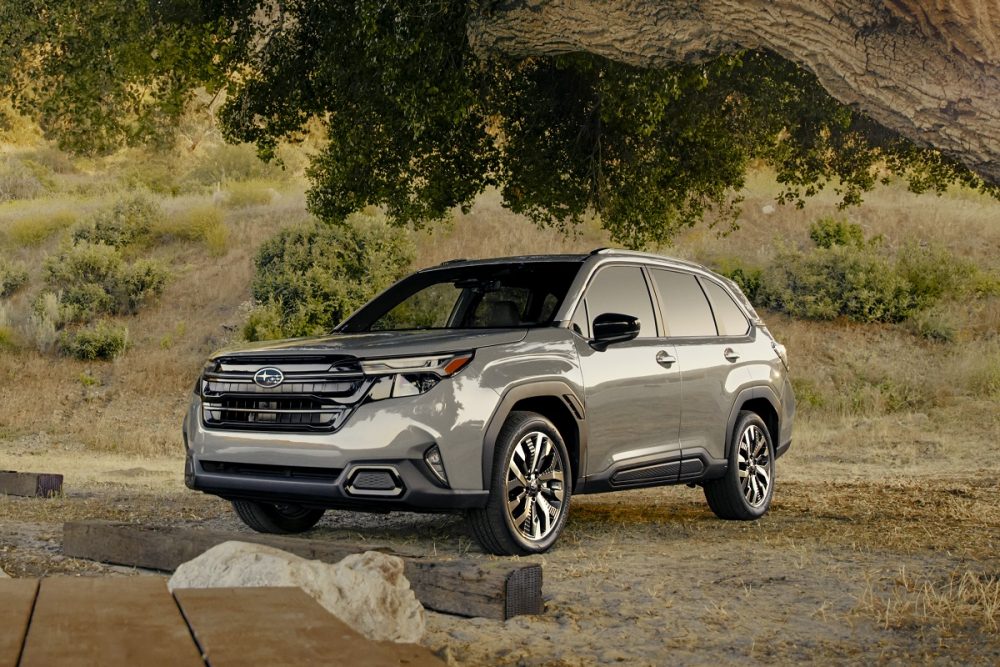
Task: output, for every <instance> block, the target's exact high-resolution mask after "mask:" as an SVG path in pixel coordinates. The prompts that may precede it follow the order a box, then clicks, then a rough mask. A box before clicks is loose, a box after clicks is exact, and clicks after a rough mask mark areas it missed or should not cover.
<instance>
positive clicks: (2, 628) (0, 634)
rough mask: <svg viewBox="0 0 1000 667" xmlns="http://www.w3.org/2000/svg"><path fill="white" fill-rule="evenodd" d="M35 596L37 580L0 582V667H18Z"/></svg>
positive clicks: (0, 580) (5, 580)
mask: <svg viewBox="0 0 1000 667" xmlns="http://www.w3.org/2000/svg"><path fill="white" fill-rule="evenodd" d="M37 594H38V580H37V579H0V667H17V663H18V660H20V658H21V648H22V647H23V646H24V635H25V634H26V633H27V632H28V620H29V619H30V618H31V609H32V607H34V606H35V596H36V595H37Z"/></svg>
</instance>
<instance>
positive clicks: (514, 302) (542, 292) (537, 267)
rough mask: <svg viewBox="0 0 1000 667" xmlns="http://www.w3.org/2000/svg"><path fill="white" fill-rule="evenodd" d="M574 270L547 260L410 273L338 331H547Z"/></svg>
mask: <svg viewBox="0 0 1000 667" xmlns="http://www.w3.org/2000/svg"><path fill="white" fill-rule="evenodd" d="M579 269H580V263H579V262H558V261H553V262H522V263H512V264H482V265H473V266H459V267H454V268H448V267H444V268H440V269H434V270H431V271H424V272H421V273H416V274H414V275H412V276H410V277H409V278H405V279H404V280H402V281H400V282H398V283H396V284H395V285H393V286H392V287H391V288H389V289H388V290H387V291H386V292H384V293H383V294H382V295H380V296H379V297H378V298H377V299H375V300H374V301H372V302H371V303H369V304H368V305H367V306H365V307H364V308H362V309H361V310H359V311H358V312H356V313H355V314H354V315H352V316H351V317H350V318H348V319H347V320H346V321H345V322H344V324H343V325H341V327H340V331H344V332H361V331H407V330H423V329H496V328H514V327H516V328H520V327H540V326H549V325H550V324H552V318H553V317H554V315H555V313H556V311H557V310H558V309H559V305H560V304H561V303H562V302H563V299H564V298H565V297H566V292H567V291H568V290H569V286H570V283H572V282H573V278H575V277H576V274H577V272H578V271H579Z"/></svg>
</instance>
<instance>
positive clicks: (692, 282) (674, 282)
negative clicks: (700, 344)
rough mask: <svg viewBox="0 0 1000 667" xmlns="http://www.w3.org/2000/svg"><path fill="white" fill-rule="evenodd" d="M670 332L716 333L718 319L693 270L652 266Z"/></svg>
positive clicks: (679, 333) (699, 334)
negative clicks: (688, 271)
mask: <svg viewBox="0 0 1000 667" xmlns="http://www.w3.org/2000/svg"><path fill="white" fill-rule="evenodd" d="M650 273H651V274H652V276H653V282H654V283H656V291H657V292H659V293H660V302H661V303H660V306H661V308H660V310H661V311H662V313H663V319H664V321H665V322H666V325H667V335H668V336H674V337H678V338H681V337H700V336H715V335H717V334H718V332H717V331H716V328H715V318H713V317H712V308H711V306H709V305H708V299H706V298H705V293H704V292H703V291H702V289H701V287H700V286H699V285H698V279H697V278H695V277H694V276H693V275H691V274H690V273H682V272H680V271H667V270H664V269H651V270H650Z"/></svg>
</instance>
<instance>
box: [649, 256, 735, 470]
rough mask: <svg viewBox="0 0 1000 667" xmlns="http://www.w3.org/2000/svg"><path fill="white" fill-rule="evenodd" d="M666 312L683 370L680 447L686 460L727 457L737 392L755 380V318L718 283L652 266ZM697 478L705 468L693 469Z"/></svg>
mask: <svg viewBox="0 0 1000 667" xmlns="http://www.w3.org/2000/svg"><path fill="white" fill-rule="evenodd" d="M650 275H651V276H652V277H653V284H654V286H655V287H656V292H657V296H658V298H659V301H660V312H661V313H662V316H663V323H664V327H665V328H666V333H667V335H668V336H669V340H670V342H671V343H673V344H674V345H675V346H676V349H677V363H678V366H679V368H680V373H681V384H682V390H683V398H682V400H681V423H680V447H681V452H682V455H683V457H684V458H685V459H702V460H703V461H704V462H706V463H707V462H709V461H721V460H724V459H725V451H726V438H727V433H726V429H727V426H728V423H729V414H730V411H731V409H732V406H733V400H734V399H735V395H736V392H737V391H738V390H739V389H740V388H742V387H743V386H744V385H745V384H746V383H747V381H748V380H749V378H750V374H749V372H748V371H747V369H746V367H745V365H746V360H747V359H748V358H749V354H750V351H749V348H750V345H751V344H752V338H751V337H750V335H749V334H750V332H751V329H750V322H749V320H748V319H747V318H746V316H745V315H743V312H742V311H741V310H740V309H739V307H737V306H736V304H735V303H734V302H733V300H732V298H730V297H729V296H728V294H727V293H726V292H725V290H724V289H723V288H722V287H721V286H720V285H719V284H718V283H716V282H715V281H713V280H711V279H709V278H706V277H703V276H695V275H694V274H692V273H688V272H686V271H682V270H669V269H659V268H651V269H650ZM689 472H691V474H692V476H694V475H696V474H698V473H699V472H700V470H694V469H689Z"/></svg>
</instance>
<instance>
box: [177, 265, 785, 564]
mask: <svg viewBox="0 0 1000 667" xmlns="http://www.w3.org/2000/svg"><path fill="white" fill-rule="evenodd" d="M794 412H795V399H794V396H793V394H792V389H791V386H790V384H789V381H788V374H787V364H786V358H785V350H784V348H783V347H782V346H781V345H779V344H778V343H777V342H776V341H775V340H774V338H773V337H772V336H771V334H770V333H769V332H768V330H767V328H766V327H765V326H764V323H763V322H762V321H761V320H760V318H759V317H758V316H757V314H756V313H755V312H754V310H753V308H752V306H751V305H750V303H749V302H748V301H747V299H746V297H744V295H743V294H742V292H740V290H739V288H738V287H737V286H736V285H735V284H733V283H732V282H730V281H729V280H726V279H725V278H723V277H721V276H719V275H716V274H714V273H712V272H711V271H708V270H707V269H705V268H704V267H702V266H699V265H697V264H692V263H689V262H684V261H680V260H676V259H668V258H665V257H659V256H656V255H649V254H644V253H636V252H625V251H620V250H608V249H601V250H595V251H594V252H592V253H590V254H588V255H548V256H532V257H514V258H504V259H488V260H475V261H465V260H456V261H452V262H446V263H445V264H442V265H440V266H437V267H434V268H431V269H426V270H423V271H419V272H417V273H415V274H413V275H411V276H409V277H408V278H405V279H404V280H402V281H400V282H398V283H396V284H395V285H393V286H392V287H390V288H389V289H388V290H386V291H385V292H383V293H382V294H380V295H379V296H377V297H376V298H375V299H373V300H372V301H371V302H369V303H368V304H367V305H365V306H364V307H363V308H361V309H360V310H358V311H357V312H356V313H354V314H353V315H352V316H351V317H350V318H348V319H347V320H346V321H345V322H343V323H342V324H341V325H340V326H339V327H337V329H336V330H335V331H334V332H333V333H332V334H330V335H329V336H322V337H318V338H306V339H297V340H287V341H278V342H273V343H267V344H262V345H257V346H255V347H250V348H245V349H240V350H232V351H224V352H221V353H218V354H217V355H215V356H214V357H213V358H212V359H211V360H210V361H209V362H208V364H207V365H206V366H205V369H204V372H203V373H202V375H201V378H200V379H199V381H198V383H197V387H196V390H195V396H194V398H193V400H192V402H191V407H190V410H189V411H188V413H187V416H186V417H185V420H184V442H185V448H186V450H187V463H186V467H185V481H186V483H187V485H188V486H189V487H190V488H192V489H196V490H199V491H204V492H206V493H211V494H215V495H218V496H221V497H223V498H226V499H229V500H231V501H232V503H233V506H234V508H235V509H236V512H237V514H239V516H240V518H242V519H243V521H244V522H246V524H247V525H249V526H250V527H251V528H253V529H255V530H258V531H263V532H279V533H291V532H300V531H305V530H308V529H310V528H312V527H313V526H314V525H315V524H316V522H317V521H319V519H320V517H321V516H322V515H323V512H324V511H325V510H326V509H330V508H337V509H348V510H365V511H389V510H416V511H456V510H464V511H465V512H466V513H467V515H468V519H469V523H470V525H471V528H472V531H473V533H474V534H475V536H476V538H477V539H478V540H479V543H480V544H481V545H482V546H483V548H484V549H485V550H487V551H489V552H492V553H495V554H528V553H538V552H542V551H545V550H546V549H548V548H549V547H551V546H552V544H553V543H554V542H555V540H556V538H557V537H558V536H559V533H560V532H561V530H562V528H563V526H564V525H565V524H566V520H567V518H568V516H569V506H570V497H571V496H572V495H573V494H583V493H601V492H606V491H619V490H625V489H635V488H640V487H649V486H659V485H665V484H680V483H686V484H690V485H696V484H697V485H701V486H702V487H703V488H704V490H705V497H706V498H707V499H708V504H709V506H710V507H711V508H712V511H714V512H715V514H716V515H718V516H720V517H722V518H724V519H744V520H746V519H756V518H758V517H760V516H761V515H763V514H764V512H766V511H767V508H768V506H769V504H770V502H771V497H772V494H773V493H774V480H775V459H777V457H779V456H781V455H782V454H783V453H784V452H785V451H786V450H787V449H788V447H789V445H790V444H791V432H792V417H793V414H794Z"/></svg>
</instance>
